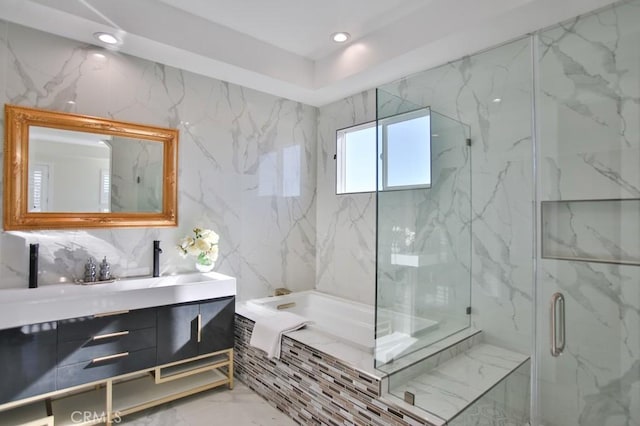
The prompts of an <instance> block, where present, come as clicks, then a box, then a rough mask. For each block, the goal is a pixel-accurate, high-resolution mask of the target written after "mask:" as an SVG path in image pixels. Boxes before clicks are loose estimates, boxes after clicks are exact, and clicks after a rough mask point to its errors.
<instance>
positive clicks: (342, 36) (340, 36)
mask: <svg viewBox="0 0 640 426" xmlns="http://www.w3.org/2000/svg"><path fill="white" fill-rule="evenodd" d="M350 38H351V35H350V34H349V33H345V32H339V33H333V34H331V40H333V41H335V42H336V43H344V42H345V41H347V40H349V39H350Z"/></svg>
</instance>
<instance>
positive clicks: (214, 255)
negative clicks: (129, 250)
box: [178, 228, 220, 265]
mask: <svg viewBox="0 0 640 426" xmlns="http://www.w3.org/2000/svg"><path fill="white" fill-rule="evenodd" d="M193 233H194V235H195V236H194V237H191V236H186V237H184V238H183V239H181V240H180V242H179V243H178V251H179V252H180V255H181V256H182V257H183V258H184V257H187V256H188V255H191V256H196V257H197V261H196V262H197V263H199V264H201V265H212V264H214V263H215V261H216V260H218V241H219V240H220V236H219V235H218V234H216V233H215V232H214V231H212V230H211V229H202V228H193Z"/></svg>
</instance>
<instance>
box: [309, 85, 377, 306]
mask: <svg viewBox="0 0 640 426" xmlns="http://www.w3.org/2000/svg"><path fill="white" fill-rule="evenodd" d="M375 119H376V94H375V90H369V91H366V92H362V93H360V94H357V95H354V96H351V97H349V98H346V99H343V100H341V101H338V102H335V103H332V104H330V105H327V106H324V107H321V108H320V109H319V113H318V166H317V167H318V181H317V182H318V189H317V191H318V201H317V205H318V211H317V222H316V227H317V262H316V288H317V289H318V290H320V291H323V292H326V293H330V294H334V295H337V296H341V297H345V298H347V299H350V300H355V301H358V302H362V303H367V304H369V305H373V304H374V303H375V279H376V263H375V262H376V251H375V250H376V194H375V193H361V194H342V195H336V162H335V160H334V159H333V156H334V154H335V153H336V130H340V129H344V128H346V127H350V126H353V125H356V124H361V123H366V122H370V121H374V120H375Z"/></svg>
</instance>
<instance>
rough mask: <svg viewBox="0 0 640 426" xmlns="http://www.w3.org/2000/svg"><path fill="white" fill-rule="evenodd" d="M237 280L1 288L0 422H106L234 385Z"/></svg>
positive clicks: (33, 425) (204, 276) (212, 277)
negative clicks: (210, 390)
mask: <svg viewBox="0 0 640 426" xmlns="http://www.w3.org/2000/svg"><path fill="white" fill-rule="evenodd" d="M235 295H236V281H235V278H232V277H229V276H226V275H222V274H219V273H216V272H210V273H193V274H183V275H174V276H164V277H158V278H141V279H123V280H120V281H116V282H115V283H110V284H98V285H92V286H82V285H76V284H57V285H47V286H44V287H41V288H38V289H24V290H23V289H15V290H14V289H11V290H2V297H0V377H2V378H3V380H2V381H0V425H5V424H6V425H24V426H41V425H47V426H52V425H54V424H55V425H56V426H58V425H93V424H103V423H106V424H107V425H111V424H117V423H119V422H120V419H121V418H122V417H123V416H126V415H128V414H131V413H134V412H137V411H140V410H144V409H146V408H149V407H152V406H155V405H159V404H163V403H166V402H168V401H171V400H175V399H177V398H181V397H184V396H187V395H192V394H194V393H198V392H202V391H204V390H208V389H212V388H215V387H219V386H223V385H226V386H228V387H229V388H232V387H233V343H234V335H233V328H234V313H235Z"/></svg>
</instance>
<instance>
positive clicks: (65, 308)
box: [0, 272, 236, 329]
mask: <svg viewBox="0 0 640 426" xmlns="http://www.w3.org/2000/svg"><path fill="white" fill-rule="evenodd" d="M235 294H236V279H235V278H233V277H229V276H227V275H223V274H219V273H217V272H207V273H191V274H180V275H168V276H162V277H158V278H151V277H148V278H131V279H122V280H118V281H116V282H113V283H108V284H94V285H79V284H53V285H44V286H41V287H39V288H25V289H6V290H0V329H6V328H12V327H19V326H23V325H28V324H38V323H43V322H49V321H57V320H61V319H67V318H77V317H82V316H87V315H95V314H100V313H107V312H115V311H121V310H128V309H141V308H149V307H152V306H163V305H172V304H176V303H185V302H193V301H198V300H207V299H215V298H218V297H226V296H235Z"/></svg>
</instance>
